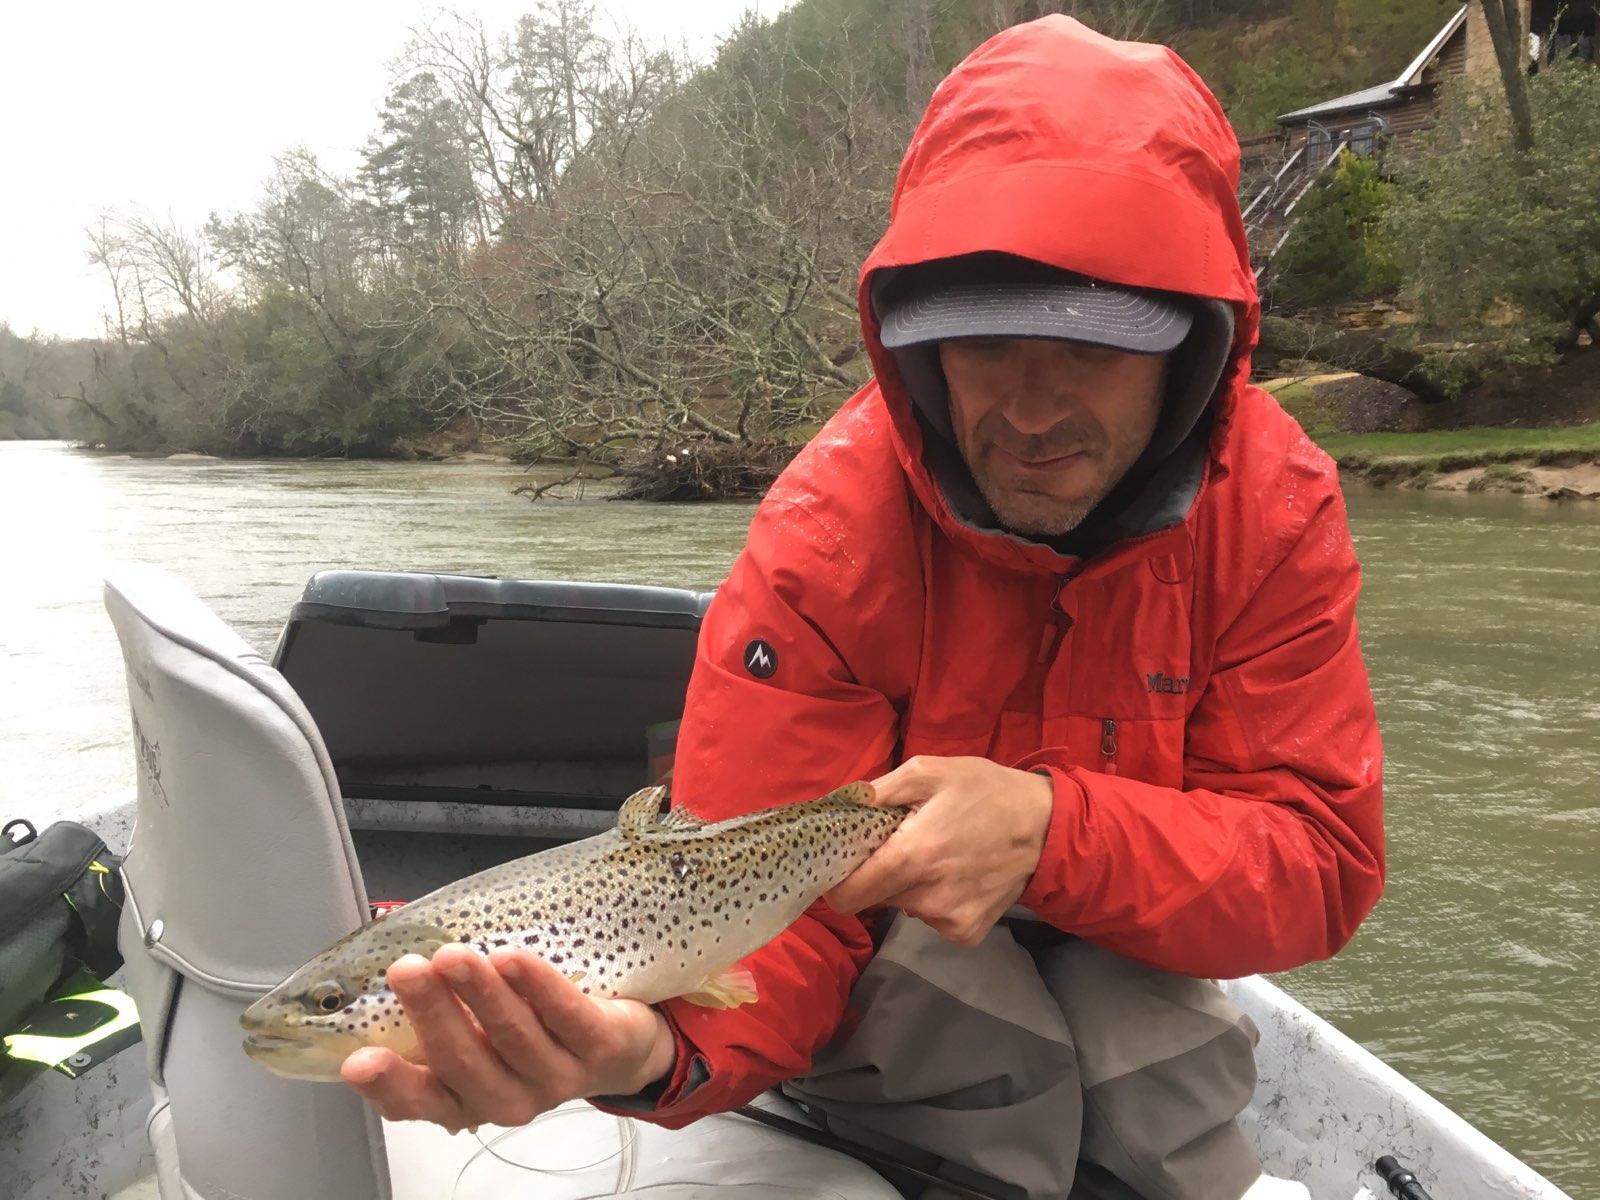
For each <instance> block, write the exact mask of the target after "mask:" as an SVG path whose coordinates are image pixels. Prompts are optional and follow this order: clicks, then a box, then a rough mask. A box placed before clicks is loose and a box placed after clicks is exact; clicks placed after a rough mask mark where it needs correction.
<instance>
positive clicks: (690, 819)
mask: <svg viewBox="0 0 1600 1200" xmlns="http://www.w3.org/2000/svg"><path fill="white" fill-rule="evenodd" d="M705 827H706V823H705V822H704V821H702V820H701V819H700V818H699V817H697V816H695V815H694V814H693V813H692V812H690V811H689V810H688V809H687V808H669V809H667V815H666V816H664V817H662V818H661V828H663V829H684V830H688V829H704V828H705Z"/></svg>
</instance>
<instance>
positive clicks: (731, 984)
mask: <svg viewBox="0 0 1600 1200" xmlns="http://www.w3.org/2000/svg"><path fill="white" fill-rule="evenodd" d="M683 999H685V1000H687V1001H688V1002H689V1003H690V1004H698V1005H699V1006H700V1007H701V1008H738V1007H740V1006H741V1005H745V1004H753V1003H754V1002H755V1000H756V981H755V977H754V976H753V975H751V974H750V972H749V971H748V970H746V969H745V968H744V967H739V966H733V967H727V968H725V969H723V970H721V971H718V972H717V973H716V974H715V975H712V976H710V977H709V978H707V979H706V980H705V981H704V982H703V983H701V984H700V986H699V987H697V988H696V989H695V990H694V991H692V992H685V993H684V995H683Z"/></svg>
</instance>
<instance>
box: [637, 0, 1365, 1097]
mask: <svg viewBox="0 0 1600 1200" xmlns="http://www.w3.org/2000/svg"><path fill="white" fill-rule="evenodd" d="M1238 172H1239V148H1238V142H1237V140H1236V138H1235V136H1234V134H1233V132H1232V130H1231V129H1230V127H1229V125H1228V121H1227V119H1226V118H1225V117H1224V115H1223V112H1222V109H1221V108H1220V107H1219V105H1218V104H1217V102H1216V100H1215V99H1214V98H1213V97H1212V95H1211V93H1210V92H1209V91H1208V90H1207V88H1206V87H1205V85H1204V84H1203V83H1202V82H1201V80H1200V78H1199V77H1198V76H1197V75H1196V74H1195V73H1194V71H1192V70H1191V69H1190V68H1189V67H1188V66H1187V65H1186V64H1185V63H1184V62H1183V61H1182V60H1181V59H1179V58H1178V56H1177V55H1176V54H1174V53H1173V52H1172V51H1170V50H1168V49H1166V48H1164V47H1160V46H1154V45H1144V44H1136V43H1127V42H1114V41H1111V40H1108V39H1106V38H1103V37H1101V36H1099V35H1098V34H1095V33H1093V32H1091V31H1090V30H1088V29H1087V28H1085V27H1084V26H1083V25H1081V24H1079V23H1077V22H1076V21H1073V20H1071V19H1069V18H1066V17H1061V16H1051V17H1046V18H1044V19H1043V20H1039V21H1035V22H1032V23H1030V24H1026V25H1021V26H1017V27H1015V28H1012V29H1009V30H1007V31H1005V32H1003V33H1001V34H999V35H997V36H995V37H994V38H992V39H990V40H989V41H988V42H986V43H984V44H983V45H982V46H980V47H979V48H978V49H977V50H976V51H975V52H973V54H972V55H971V56H970V57H968V58H967V59H966V61H964V62H963V63H962V64H961V65H960V66H959V67H958V68H956V70H955V71H954V72H953V73H952V74H951V75H950V76H949V77H948V78H947V79H946V80H945V81H944V82H943V84H942V85H941V86H940V87H939V89H938V91H937V92H936V93H935V94H934V96H933V99H932V101H931V102H930V104H929V106H928V110H927V113H926V115H925V116H924V117H923V120H922V123H921V125H920V126H919V128H918V129H917V132H916V135H915V137H914V138H913V139H912V142H911V145H910V148H909V149H908V151H907V153H906V156H905V160H904V163H903V165H902V166H901V169H900V174H899V178H898V181H897V183H896V186H895V192H894V202H893V207H892V209H891V213H890V221H889V227H888V231H887V232H886V233H885V235H884V237H883V239H882V241H880V242H879V243H878V245H877V247H876V248H875V249H874V250H873V251H872V253H871V255H870V256H869V257H868V259H867V261H866V263H865V264H864V266H863V267H862V271H861V277H860V289H859V302H860V309H861V321H862V331H863V334H864V336H865V339H866V345H867V349H868V352H869V353H870V355H871V359H872V365H873V368H874V372H875V376H876V377H875V379H874V381H873V382H871V383H869V384H867V386H865V387H864V388H862V389H861V391H859V392H858V393H857V394H856V395H855V396H854V397H852V398H851V399H850V400H849V401H848V402H847V403H846V404H845V405H844V407H843V408H842V409H841V410H840V411H839V413H838V414H837V415H836V416H835V417H834V418H833V419H832V420H831V421H830V422H829V423H828V425H827V426H826V427H825V428H824V429H823V430H822V431H821V432H820V433H819V434H818V435H817V436H816V438H815V439H814V440H813V441H812V442H811V443H810V445H808V446H807V447H806V449H805V450H804V452H803V453H802V454H801V455H800V456H799V457H798V458H797V459H796V460H795V462H794V464H793V465H792V466H791V467H790V468H789V470H788V471H786V472H785V473H784V475H783V476H782V478H781V479H779V480H778V482H777V484H776V485H775V486H774V487H773V488H772V490H771V492H770V493H769V495H768V496H767V497H766V499H765V501H764V502H763V503H762V505H761V506H760V509H759V511H758V512H757V514H756V516H755V518H754V521H753V522H752V524H751V527H750V532H749V539H748V542H747V543H746V546H745V548H744V551H743V552H742V553H741V554H740V556H739V558H738V560H737V561H736V562H735V564H734V566H733V569H732V573H731V575H730V576H729V578H728V581H727V583H726V585H725V586H724V587H723V588H722V589H721V590H720V591H719V592H718V594H717V597H716V599H715V600H714V602H713V603H712V605H711V608H710V611H709V613H708V614H707V617H706V622H705V626H704V629H703V631H702V633H701V636H700V642H699V655H698V660H697V662H696V666H695V670H694V675H693V680H692V682H691V684H690V688H689V695H688V703H687V708H686V711H685V716H684V720H683V725H682V730H681V734H680V739H679V745H678V752H677V758H676V764H677V765H676V781H675V794H676V798H677V799H678V800H679V801H681V802H682V803H684V804H686V805H687V806H688V807H689V808H690V809H692V810H694V811H695V812H697V813H699V814H700V815H702V816H705V817H707V818H709V819H714V820H719V819H723V818H726V817H729V816H733V815H735V814H737V813H740V812H744V811H747V810H749V809H752V808H759V807H766V806H769V805H774V804H778V803H785V802H790V801H796V800H804V799H809V798H811V797H814V796H818V795H821V794H822V793H824V792H827V791H829V790H831V789H832V788H835V787H837V786H839V785H840V784H843V783H846V782H848V781H850V780H854V779H863V778H872V777H873V776H875V775H878V774H881V773H883V772H885V771H887V770H889V769H890V768H891V767H893V766H894V765H895V764H896V763H898V762H900V761H902V760H903V759H904V758H907V757H910V756H912V755H917V754H933V755H983V756H987V757H989V758H991V759H993V760H995V761H998V762H1001V763H1004V764H1007V765H1013V766H1021V767H1027V768H1040V767H1042V768H1046V769H1048V771H1049V773H1050V775H1051V776H1052V777H1053V779H1054V784H1055V808H1054V816H1053V819H1052V821H1051V824H1050V828H1049V833H1048V836H1047V840H1046V844H1045V848H1044V854H1043V857H1042V858H1041V860H1040V862H1039V866H1038V869H1037V871H1036V873H1035V875H1034V876H1033V879H1032V882H1031V884H1030V885H1029V886H1028V888H1027V890H1026V891H1025V892H1024V893H1023V895H1022V896H1021V899H1020V903H1022V904H1024V905H1026V906H1027V907H1028V908H1030V909H1032V910H1033V911H1034V912H1035V913H1036V914H1037V915H1038V916H1039V917H1041V918H1042V919H1044V920H1046V921H1048V922H1050V923H1051V924H1053V925H1056V926H1058V927H1059V928H1061V929H1063V930H1066V931H1068V932H1071V933H1074V934H1077V935H1080V936H1082V937H1084V938H1087V939H1089V940H1091V941H1093V942H1096V943H1098V944H1099V945H1102V946H1105V947H1108V948H1110V949H1112V950H1115V951H1117V952H1118V953H1121V954H1124V955H1127V956H1129V957H1131V958H1134V959H1137V960H1139V961H1141V962H1144V963H1148V964H1151V965H1154V966H1156V967H1160V968H1163V969H1166V970H1169V971H1176V972H1182V973H1185V974H1190V975H1194V976H1205V977H1233V976H1240V975H1245V974H1250V973H1253V972H1257V971H1276V970H1282V969H1285V968H1288V967H1293V966H1297V965H1299V964H1302V963H1306V962H1309V961H1312V960H1315V959H1320V958H1324V957H1326V956H1328V955H1331V954H1333V953H1334V952H1335V951H1336V950H1338V949H1339V948H1340V947H1341V946H1342V945H1344V943H1345V942H1346V940H1347V939H1348V938H1349V937H1350V935H1351V933H1352V932H1353V931H1354V929H1355V928H1356V926H1357V924H1358V923H1359V922H1360V921H1361V920H1362V918H1363V917H1364V916H1365V915H1366V914H1367V912H1368V910H1370V909H1371V907H1372V906H1373V904H1374V903H1375V902H1376V900H1377V898H1378V895H1379V892H1380V891H1381V889H1382V878H1383V829H1382V816H1381V762H1382V755H1381V749H1380V745H1379V739H1378V730H1377V724H1376V720H1375V717H1374V713H1373V707H1372V699H1371V694H1370V692H1369V690H1368V686H1367V677H1366V673H1365V668H1364V667H1363V664H1362V660H1361V654H1360V650H1359V648H1358V646H1357V641H1356V625H1355V606H1356V593H1357V589H1358V585H1359V576H1358V571H1357V566H1356V560H1355V557H1354V554H1353V551H1352V548H1351V543H1350V536H1349V532H1348V529H1347V525H1346V519H1345V512H1344V507H1343V504H1342V501H1341V499H1340V494H1339V489H1338V481H1337V477H1336V474H1335V470H1334V467H1333V465H1332V464H1331V463H1330V461H1329V460H1328V458H1327V457H1326V456H1325V455H1324V454H1323V453H1322V452H1321V451H1320V450H1318V449H1317V447H1316V446H1314V445H1313V444H1312V443H1311V442H1310V441H1309V440H1308V439H1307V437H1306V436H1305V434H1304V433H1303V432H1302V431H1301V429H1300V427H1299V426H1298V425H1297V424H1296V423H1295V422H1294V421H1293V420H1291V419H1290V418H1289V417H1288V416H1286V415H1285V414H1284V412H1283V411H1282V410H1281V409H1280V408H1279V407H1278V405H1277V403H1276V402H1275V401H1274V400H1273V399H1272V397H1271V396H1270V395H1268V394H1267V393H1265V392H1263V391H1261V390H1259V389H1257V388H1254V387H1251V386H1250V384H1249V383H1248V379H1249V372H1250V351H1251V349H1252V347H1253V346H1254V345H1255V343H1256V338H1257V327H1258V322H1259V316H1260V307H1259V304H1258V302H1257V297H1256V288H1255V280H1254V276H1253V274H1252V272H1251V268H1250V258H1249V250H1248V248H1247V246H1246V242H1245V233H1244V228H1243V225H1242V222H1241V220H1240V215H1239V205H1238V201H1237V197H1236V191H1235V189H1236V187H1237V185H1238ZM978 251H1001V252H1005V253H1009V254H1013V255H1019V256H1022V257H1025V258H1030V259H1036V260H1039V261H1042V262H1046V263H1050V264H1053V265H1055V266H1057V267H1061V268H1064V269H1068V270H1072V271H1078V272H1082V273H1084V274H1087V275H1091V276H1095V277H1098V278H1100V279H1103V280H1109V281H1113V282H1116V283H1121V284H1127V285H1132V286H1136V287H1148V288H1159V289H1165V290H1170V291H1177V292H1187V293H1191V294H1194V295H1198V296H1208V297H1214V298H1217V299H1220V300H1224V301H1227V302H1228V303H1230V304H1231V306H1232V308H1233V312H1234V317H1235V334H1234V341H1233V346H1232V354H1231V357H1230V358H1229V361H1228V364H1227V366H1226V368H1225V369H1224V372H1223V376H1222V381H1221V383H1220V385H1219V389H1218V392H1217V395H1216V398H1215V400H1214V413H1215V415H1214V423H1213V426H1212V432H1211V436H1210V445H1209V454H1208V457H1207V463H1206V472H1205V476H1204V479H1203V482H1202V484H1201V486H1200V490H1199V492H1198V494H1197V496H1196V498H1195V500H1194V501H1193V503H1192V505H1191V506H1190V508H1189V510H1188V512H1187V515H1186V517H1185V518H1184V519H1183V520H1181V521H1180V522H1178V523H1176V524H1174V525H1172V526H1171V527H1169V528H1166V529H1162V530H1157V531H1155V532H1153V533H1150V534H1147V535H1145V536H1142V537H1137V538H1134V539H1132V540H1127V541H1123V542H1120V543H1117V544H1115V545H1113V546H1112V547H1111V548H1110V549H1108V550H1106V551H1105V552H1103V553H1101V554H1098V555H1095V556H1093V557H1091V558H1090V559H1088V560H1086V561H1078V560H1075V559H1070V558H1065V557H1062V556H1061V555H1059V554H1057V553H1056V552H1055V551H1053V550H1051V549H1049V548H1047V547H1045V546H1043V545H1041V544H1038V543H1035V542H1031V541H1027V540H1024V539H1021V538H1016V537H1012V536H1009V535H1006V534H1003V533H999V532H991V533H985V532H980V531H978V530H977V529H975V528H974V527H973V526H971V525H969V524H965V523H963V522H962V521H961V520H959V519H958V518H957V517H956V516H955V515H953V513H952V511H951V509H950V506H949V504H948V503H947V501H946V499H945V497H944V495H943V493H942V491H941V489H940V487H939V486H938V484H937V483H936V482H935V481H934V479H933V477H932V476H931V475H930V473H929V471H928V469H927V468H926V467H925V466H924V463H923V458H922V438H921V430H920V426H919V425H918V423H917V422H916V420H915V418H914V416H913V413H912V409H911V404H910V401H909V400H908V398H907V396H906V393H905V389H904V387H903V386H902V384H901V381H900V378H899V376H898V374H897V372H896V366H895V360H894V358H893V356H892V355H891V354H890V353H889V352H887V351H886V350H885V349H884V348H883V346H882V344H881V343H880V342H879V340H878V329H877V322H876V319H875V317H874V315H873V311H872V308H871V304H870V302H869V284H870V280H871V278H872V274H873V272H875V271H877V270H879V269H881V268H886V267H895V266H903V265H905V264H909V263H916V262H921V261H925V260H929V259H935V258H945V257H949V256H953V255H959V254H968V253H973V252H978ZM758 639H759V640H761V641H764V642H765V643H767V645H768V646H769V647H770V648H771V650H772V652H773V655H774V657H775V658H776V670H774V671H773V672H772V673H771V674H770V675H766V676H765V677H763V676H762V674H760V673H758V672H757V671H752V670H751V669H749V668H747V666H746V654H747V648H748V647H749V646H750V644H751V643H752V642H753V641H755V640H758ZM1041 647H1043V649H1042V650H1041ZM870 953H871V944H870V941H869V939H868V935H867V932H866V929H865V928H864V926H863V925H862V923H861V922H860V921H859V920H858V919H857V918H855V917H848V916H842V915H840V914H838V913H836V912H834V911H833V910H831V909H830V908H828V906H827V905H826V904H825V903H820V902H819V903H818V904H817V905H815V906H813V908H812V909H811V910H810V912H809V913H808V914H807V915H806V916H804V917H802V918H801V919H800V921H799V922H798V923H797V924H796V925H794V926H793V927H792V928H791V929H790V930H789V931H788V932H786V933H784V934H783V935H782V936H781V937H779V938H778V939H777V940H776V941H775V942H773V943H772V944H770V945H769V946H767V947H766V948H764V949H763V950H761V951H759V952H758V953H757V954H755V955H753V956H752V957H751V958H750V959H748V960H747V963H746V965H748V967H749V968H750V970H751V972H752V973H753V975H754V976H755V979H756V984H757V988H758V990H759V993H760V999H759V1000H758V1001H757V1002H756V1003H754V1004H751V1005H747V1006H745V1007H743V1008H738V1009H731V1010H711V1009H705V1008H698V1007H695V1006H694V1005H691V1004H688V1003H685V1002H682V1001H671V1002H668V1003H667V1004H666V1005H665V1006H664V1007H665V1010H666V1012H667V1013H668V1016H669V1019H670V1021H671V1022H672V1024H673V1027H674V1029H675V1031H676V1033H677V1034H678V1037H679V1047H680V1056H679V1063H678V1067H677V1070H676V1072H675V1073H674V1076H673V1078H672V1079H671V1080H670V1082H669V1084H668V1086H667V1087H666V1089H665V1092H664V1094H663V1095H662V1098H661V1101H660V1104H659V1106H658V1107H657V1109H656V1110H655V1112H654V1113H653V1114H651V1116H652V1119H655V1120H657V1121H660V1122H662V1123H664V1124H667V1125H671V1126H678V1125H682V1124H684V1123H686V1122H688V1121H690V1120H692V1119H694V1118H695V1117H697V1116H701V1115H704V1114H706V1113H710V1112H715V1111H721V1110H726V1109H728V1108H731V1107H734V1106H736V1105H738V1104H740V1103H742V1102H744V1101H746V1100H747V1099H749V1098H750V1097H751V1096H753V1095H754V1094H756V1093H757V1092H759V1091H761V1090H762V1089H765V1088H767V1087H770V1086H771V1085H772V1084H773V1083H775V1082H777V1081H778V1080H781V1079H784V1078H787V1077H791V1076H795V1075H798V1074H802V1073H804V1071H805V1070H806V1069H807V1067H808V1065H809V1063H810V1060H811V1056H812V1055H813V1054H814V1053H815V1051H816V1050H817V1049H819V1048H820V1047H821V1046H822V1045H823V1044H824V1043H825V1042H826V1041H827V1040H828V1039H829V1038H830V1037H831V1036H832V1035H833V1034H834V1033H835V1031H836V1030H837V1029H838V1028H839V1026H840V1023H841V1020H842V1019H843V1017H844V1013H845V1005H846V1000H847V997H848V995H849V993H850V989H851V986H852V984H853V982H854V981H855V979H856V978H857V976H858V974H859V972H860V970H861V968H862V966H863V964H864V963H865V962H866V960H867V958H868V957H869V956H870Z"/></svg>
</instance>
